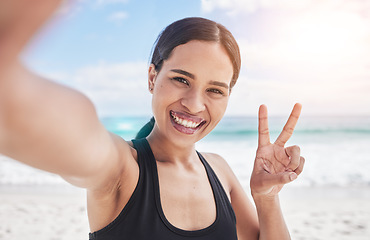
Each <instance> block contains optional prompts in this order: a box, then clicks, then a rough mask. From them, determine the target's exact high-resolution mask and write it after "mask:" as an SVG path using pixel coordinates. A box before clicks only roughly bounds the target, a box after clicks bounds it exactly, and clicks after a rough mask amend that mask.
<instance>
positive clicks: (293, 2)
mask: <svg viewBox="0 0 370 240" xmlns="http://www.w3.org/2000/svg"><path fill="white" fill-rule="evenodd" d="M312 2H314V0H299V1H297V0H202V5H201V7H202V11H203V12H205V13H210V12H212V11H214V10H216V9H220V10H223V11H226V12H228V13H229V14H238V13H252V12H255V11H257V10H259V9H265V8H272V7H283V8H288V9H294V10H298V9H302V8H304V7H307V6H308V5H309V4H311V3H312Z"/></svg>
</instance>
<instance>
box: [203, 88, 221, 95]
mask: <svg viewBox="0 0 370 240" xmlns="http://www.w3.org/2000/svg"><path fill="white" fill-rule="evenodd" d="M207 92H211V93H216V94H220V95H222V96H223V95H224V93H223V92H222V91H220V90H218V89H216V88H211V89H208V90H207Z"/></svg>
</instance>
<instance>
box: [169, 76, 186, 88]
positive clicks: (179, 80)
mask: <svg viewBox="0 0 370 240" xmlns="http://www.w3.org/2000/svg"><path fill="white" fill-rule="evenodd" d="M172 79H173V80H175V81H178V82H179V83H183V84H186V85H187V86H189V82H188V81H187V80H186V79H185V78H182V77H174V78H172Z"/></svg>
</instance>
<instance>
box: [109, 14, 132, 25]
mask: <svg viewBox="0 0 370 240" xmlns="http://www.w3.org/2000/svg"><path fill="white" fill-rule="evenodd" d="M128 16H129V15H128V13H127V12H125V11H119V12H114V13H112V14H111V15H110V16H109V17H108V20H109V21H112V22H118V23H120V22H121V21H122V20H125V19H127V18H128Z"/></svg>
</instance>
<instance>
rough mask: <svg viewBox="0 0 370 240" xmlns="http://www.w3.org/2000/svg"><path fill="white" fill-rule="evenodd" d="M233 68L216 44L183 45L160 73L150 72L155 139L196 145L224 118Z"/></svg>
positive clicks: (199, 42) (197, 42)
mask: <svg viewBox="0 0 370 240" xmlns="http://www.w3.org/2000/svg"><path fill="white" fill-rule="evenodd" d="M232 76H233V66H232V64H231V61H230V58H229V57H228V55H227V52H226V50H225V49H224V48H223V47H222V46H221V45H220V44H219V43H216V42H205V41H190V42H188V43H186V44H183V45H179V46H177V47H176V48H174V50H173V51H172V53H171V56H170V57H169V58H168V59H167V60H165V61H164V62H163V66H162V68H161V70H160V71H159V72H156V70H155V67H154V65H151V66H150V68H149V89H152V90H151V92H152V94H153V98H152V109H153V114H154V117H155V119H156V124H155V126H154V129H153V132H152V135H154V134H158V135H156V136H160V137H162V138H166V139H168V140H170V141H172V142H175V143H176V144H186V145H188V144H194V143H195V142H197V141H199V140H200V139H201V138H203V137H204V136H206V135H207V134H208V133H209V132H210V131H211V130H212V129H214V128H215V127H216V125H217V123H218V122H219V121H220V120H221V118H222V117H223V115H224V113H225V110H226V107H227V103H228V100H229V95H230V89H229V86H230V81H231V78H232Z"/></svg>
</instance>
